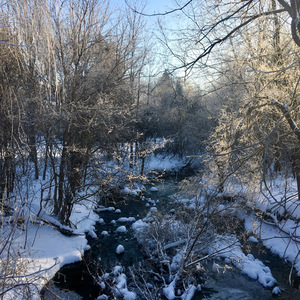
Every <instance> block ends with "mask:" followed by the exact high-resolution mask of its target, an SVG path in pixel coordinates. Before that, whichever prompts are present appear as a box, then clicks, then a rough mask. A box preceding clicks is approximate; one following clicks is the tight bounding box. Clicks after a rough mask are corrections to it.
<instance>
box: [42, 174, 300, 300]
mask: <svg viewBox="0 0 300 300" xmlns="http://www.w3.org/2000/svg"><path fill="white" fill-rule="evenodd" d="M156 186H157V188H158V191H156V192H151V191H150V186H146V188H147V190H146V191H145V192H144V197H145V199H148V201H145V200H143V201H142V200H141V197H140V196H136V197H134V196H126V197H125V196H124V198H122V199H120V200H118V202H117V203H107V206H114V207H115V208H116V209H120V212H119V213H117V212H116V211H105V212H99V215H100V217H101V218H102V219H103V220H104V222H103V223H97V225H96V233H97V236H98V238H96V239H92V238H90V237H88V240H89V245H90V246H91V250H89V251H87V252H86V254H85V257H84V260H83V261H82V262H78V263H75V264H71V265H67V266H65V267H63V268H62V269H61V270H60V271H59V273H57V275H56V276H55V277H54V278H53V280H52V281H51V282H50V283H49V284H48V285H47V286H46V287H45V288H44V290H43V291H42V293H41V295H42V299H44V300H52V299H84V300H92V299H97V297H98V296H99V293H100V288H99V286H98V285H97V284H95V283H94V280H93V277H92V276H91V274H93V275H95V274H97V272H99V273H100V269H101V271H103V272H110V271H111V270H112V268H113V266H115V265H122V266H123V267H124V268H125V270H126V271H127V275H128V274H129V273H128V267H130V266H132V265H134V264H137V263H138V262H141V261H143V259H144V257H143V253H142V251H141V248H140V246H139V245H138V243H137V240H136V239H135V237H134V235H133V232H132V230H131V224H132V222H125V223H120V222H118V221H117V220H118V219H119V218H121V217H127V218H128V217H134V218H135V219H136V220H138V219H140V218H143V217H145V216H146V214H147V212H149V208H150V207H149V198H151V200H150V203H151V205H150V206H153V205H155V206H156V207H157V208H158V210H159V211H165V212H166V211H169V210H171V209H172V208H174V201H173V197H174V195H175V194H176V193H177V191H178V190H177V186H178V179H177V178H175V177H174V176H170V177H168V178H166V179H165V180H164V181H163V182H161V183H157V184H156ZM147 203H148V204H147ZM114 221H116V222H114ZM121 225H125V226H126V228H127V231H126V232H125V233H124V232H120V233H119V232H116V228H117V227H118V226H121ZM103 231H107V232H108V235H105V236H103V235H101V233H102V232H103ZM120 244H121V245H123V246H124V248H125V252H124V253H123V254H116V252H115V251H116V248H117V246H118V245H120ZM248 246H249V247H250V249H251V253H252V254H253V255H254V256H255V258H258V259H260V260H261V261H262V262H263V263H264V264H265V265H267V266H269V267H270V269H271V271H272V274H273V276H274V277H275V279H276V280H277V282H278V285H279V286H280V287H282V288H283V289H284V290H285V291H284V292H283V293H282V294H280V295H278V296H272V293H271V290H268V289H265V288H264V287H263V286H262V285H261V284H260V283H258V282H257V281H255V280H252V279H250V278H249V277H248V276H246V275H244V274H242V273H241V272H240V271H239V270H237V269H235V268H234V267H233V268H231V269H227V270H226V272H224V273H223V272H215V271H213V267H212V265H213V263H212V261H210V262H208V263H207V264H206V265H205V267H206V270H207V279H206V282H205V284H204V286H203V288H202V291H201V292H197V293H196V295H195V296H194V297H193V299H195V300H200V299H213V300H216V299H218V300H251V299H257V300H262V299H263V300H265V299H282V300H296V299H300V291H299V290H298V286H296V283H295V284H294V287H292V286H290V284H289V282H288V274H289V271H290V266H289V265H288V264H287V263H286V262H284V261H283V260H282V259H281V258H280V257H278V256H276V255H273V254H272V253H271V252H270V251H269V250H268V249H266V248H264V247H263V246H262V245H261V244H257V243H249V245H248ZM218 264H220V262H218ZM96 265H97V266H96ZM125 273H126V272H125ZM128 277H129V276H128ZM298 279H299V278H298V277H296V276H295V275H293V280H294V282H296V281H297V280H298ZM128 282H129V283H130V279H128ZM295 287H296V288H295ZM53 293H55V294H57V295H59V297H61V298H57V297H56V298H55V296H53ZM141 300H142V299H141Z"/></svg>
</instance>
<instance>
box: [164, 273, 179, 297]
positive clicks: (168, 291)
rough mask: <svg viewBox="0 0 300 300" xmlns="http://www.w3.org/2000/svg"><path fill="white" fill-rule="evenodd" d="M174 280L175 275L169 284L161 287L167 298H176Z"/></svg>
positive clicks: (175, 279)
mask: <svg viewBox="0 0 300 300" xmlns="http://www.w3.org/2000/svg"><path fill="white" fill-rule="evenodd" d="M176 281H177V277H175V278H174V279H173V280H172V281H171V283H170V284H169V285H166V286H165V287H164V288H163V293H164V295H165V296H166V297H167V298H168V299H169V300H173V299H175V298H176V296H175V285H176Z"/></svg>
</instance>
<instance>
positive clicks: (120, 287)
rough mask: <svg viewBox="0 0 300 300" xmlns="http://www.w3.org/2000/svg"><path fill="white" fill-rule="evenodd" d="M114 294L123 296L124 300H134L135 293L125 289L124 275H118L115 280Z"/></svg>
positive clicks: (125, 280)
mask: <svg viewBox="0 0 300 300" xmlns="http://www.w3.org/2000/svg"><path fill="white" fill-rule="evenodd" d="M116 284H117V285H116V292H117V294H121V295H120V296H123V298H124V300H135V299H136V293H135V292H131V291H129V290H128V289H127V279H126V275H125V274H124V273H122V274H120V275H119V276H118V277H117V278H116Z"/></svg>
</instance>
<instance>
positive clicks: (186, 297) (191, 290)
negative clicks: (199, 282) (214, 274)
mask: <svg viewBox="0 0 300 300" xmlns="http://www.w3.org/2000/svg"><path fill="white" fill-rule="evenodd" d="M196 290H197V287H195V286H194V285H192V284H190V285H189V286H188V288H187V289H186V291H185V293H184V294H183V295H182V296H181V299H182V300H192V298H193V297H194V295H195V292H196Z"/></svg>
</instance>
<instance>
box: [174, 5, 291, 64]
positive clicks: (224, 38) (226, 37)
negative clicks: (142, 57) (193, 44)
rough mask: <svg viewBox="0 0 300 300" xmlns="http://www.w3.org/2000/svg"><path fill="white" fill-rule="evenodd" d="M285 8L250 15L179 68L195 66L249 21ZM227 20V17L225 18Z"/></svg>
mask: <svg viewBox="0 0 300 300" xmlns="http://www.w3.org/2000/svg"><path fill="white" fill-rule="evenodd" d="M285 11H286V10H285V9H278V10H272V11H267V12H263V13H261V14H258V15H254V16H252V17H250V18H249V19H248V20H247V21H245V22H243V23H241V24H240V25H238V26H236V27H235V28H233V29H232V30H231V31H230V32H229V33H228V34H226V35H225V36H224V37H222V38H219V39H216V40H215V41H214V42H212V43H211V44H210V45H209V46H208V47H207V48H206V49H205V50H204V52H203V53H202V54H201V55H199V56H198V57H197V58H196V59H195V60H193V61H192V62H190V63H188V64H185V65H182V66H181V67H178V68H177V69H181V68H187V69H191V68H193V66H194V65H195V64H196V63H197V62H198V61H199V60H201V59H202V58H204V57H205V56H208V55H209V54H210V53H211V51H212V50H213V49H214V48H215V46H217V45H218V44H221V43H223V42H225V41H226V40H228V39H229V38H230V37H231V36H232V35H233V34H234V33H236V32H237V31H238V30H239V29H241V28H243V27H245V26H246V25H248V24H249V23H251V22H252V21H254V20H256V19H258V18H260V17H262V16H269V15H272V14H278V13H282V12H285ZM224 20H225V19H224Z"/></svg>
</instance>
